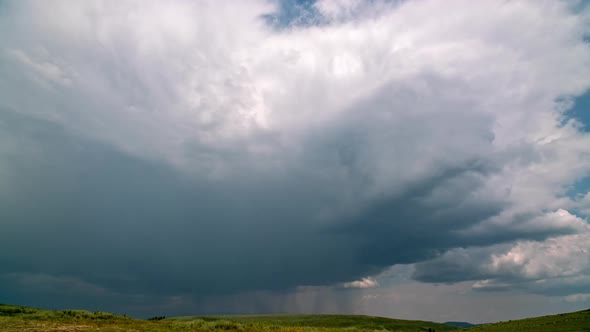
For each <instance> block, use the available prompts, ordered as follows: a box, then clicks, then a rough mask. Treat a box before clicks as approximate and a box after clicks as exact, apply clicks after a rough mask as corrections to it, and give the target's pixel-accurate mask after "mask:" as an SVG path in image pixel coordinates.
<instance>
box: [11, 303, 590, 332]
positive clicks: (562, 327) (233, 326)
mask: <svg viewBox="0 0 590 332" xmlns="http://www.w3.org/2000/svg"><path fill="white" fill-rule="evenodd" d="M429 329H430V331H433V330H434V331H438V332H440V331H467V332H488V331H489V332H494V331H502V332H503V331H529V332H545V331H546V332H549V331H551V332H560V331H590V310H584V311H578V312H572V313H566V314H559V315H552V316H544V317H536V318H528V319H522V320H514V321H508V322H499V323H494V324H486V325H479V326H475V327H471V328H466V329H457V328H455V327H452V326H448V325H444V324H439V323H432V322H424V321H412V320H400V319H390V318H383V317H372V316H357V315H255V316H187V317H174V318H168V319H162V320H141V319H132V318H129V317H126V316H120V315H114V314H111V313H106V312H88V311H84V310H44V309H36V308H29V307H21V306H13V305H4V304H0V331H2V332H17V331H19V332H20V331H31V332H40V331H80V332H82V331H96V332H98V331H100V332H106V331H146V332H164V331H177V332H185V331H193V332H194V331H202V332H248V331H263V332H341V331H343V330H346V332H357V331H358V332H361V331H381V332H385V331H392V332H393V331H401V332H403V331H408V332H409V331H429Z"/></svg>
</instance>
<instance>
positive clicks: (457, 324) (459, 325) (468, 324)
mask: <svg viewBox="0 0 590 332" xmlns="http://www.w3.org/2000/svg"><path fill="white" fill-rule="evenodd" d="M443 324H446V325H450V326H456V327H472V326H477V325H478V324H471V323H467V322H444V323H443Z"/></svg>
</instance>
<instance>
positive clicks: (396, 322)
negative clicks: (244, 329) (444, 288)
mask: <svg viewBox="0 0 590 332" xmlns="http://www.w3.org/2000/svg"><path fill="white" fill-rule="evenodd" d="M170 320H175V321H191V320H200V321H205V322H219V321H231V322H236V323H239V324H241V325H243V326H250V325H251V324H254V325H257V326H278V327H313V328H326V329H342V328H346V329H347V330H360V331H375V330H379V331H428V329H429V328H430V329H434V330H436V331H455V330H456V328H455V327H452V326H448V325H445V324H440V323H433V322H425V321H413V320H401V319H391V318H383V317H373V316H361V315H251V316H250V315H248V316H188V317H176V318H172V319H170Z"/></svg>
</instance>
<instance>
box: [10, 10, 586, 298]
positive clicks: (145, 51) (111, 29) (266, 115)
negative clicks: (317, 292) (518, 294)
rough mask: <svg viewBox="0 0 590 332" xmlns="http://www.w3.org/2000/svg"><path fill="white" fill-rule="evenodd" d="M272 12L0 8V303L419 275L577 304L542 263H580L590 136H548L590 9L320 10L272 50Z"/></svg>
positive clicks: (581, 54) (577, 83) (570, 92)
mask: <svg viewBox="0 0 590 332" xmlns="http://www.w3.org/2000/svg"><path fill="white" fill-rule="evenodd" d="M273 10H275V8H274V5H273V3H269V2H266V1H248V2H240V3H236V2H231V3H230V2H224V1H221V2H220V1H211V2H207V1H205V2H189V1H170V2H167V3H166V4H164V3H162V2H158V1H154V2H151V1H141V2H137V1H120V2H117V3H116V4H114V3H105V2H101V1H87V2H71V1H56V2H52V3H47V2H35V1H31V2H29V1H18V2H16V1H14V2H11V1H7V2H3V3H2V7H0V40H2V41H1V42H0V52H1V53H0V59H1V60H0V129H1V130H0V198H1V199H0V220H1V223H2V230H3V231H2V232H1V233H0V242H1V243H2V244H3V247H4V249H3V250H1V251H0V277H2V278H3V279H2V280H4V281H5V282H4V283H2V284H3V285H5V286H4V287H2V288H0V291H1V292H3V293H5V294H9V295H7V297H9V298H14V299H17V300H18V299H23V298H30V299H32V300H31V301H41V297H42V295H34V294H25V293H26V291H24V289H25V288H26V287H32V286H31V285H33V286H35V287H39V288H40V289H43V287H46V288H49V289H53V290H55V289H63V288H70V289H73V290H75V291H72V294H73V295H72V296H73V297H74V298H75V297H76V296H80V297H84V296H86V297H91V298H101V299H102V300H101V301H103V302H105V303H109V302H112V299H113V298H114V297H116V296H123V297H126V298H127V299H128V300H129V299H133V298H134V299H136V300H129V301H130V302H131V303H133V301H139V300H137V299H138V298H142V297H150V296H153V297H164V298H166V299H168V300H169V301H173V300H174V299H179V298H186V297H190V298H193V299H197V300H198V299H202V298H203V297H210V298H214V297H216V296H218V297H220V298H223V297H224V296H232V295H235V294H241V293H244V292H246V293H247V292H253V291H260V290H262V291H274V292H279V293H284V292H297V290H298V289H300V288H298V287H299V286H330V285H338V284H339V285H353V284H354V283H355V282H357V283H358V282H362V280H364V279H362V278H366V277H367V276H370V275H372V276H376V275H378V274H379V273H380V272H382V271H384V270H385V269H387V268H388V267H390V266H392V265H395V264H413V263H418V264H417V265H416V270H415V272H414V278H415V279H417V280H420V281H424V282H457V281H465V280H473V281H475V282H476V284H475V286H474V287H475V288H477V289H483V288H487V289H492V288H494V286H498V287H496V288H506V287H504V286H502V285H512V284H513V283H518V284H522V283H523V282H529V281H531V280H532V281H538V280H545V279H548V278H549V277H547V276H548V275H549V276H550V277H551V278H552V279H551V280H558V279H556V278H569V279H567V280H566V279H563V283H562V282H559V281H558V282H557V283H556V284H557V285H556V287H552V288H551V289H557V288H560V287H561V286H562V285H566V284H567V283H572V284H575V285H586V284H587V280H586V279H584V280H582V279H580V280H573V279H571V277H572V274H571V273H570V272H567V271H577V272H576V273H577V274H583V275H584V276H587V275H588V266H590V264H589V263H588V261H587V260H583V261H579V262H578V261H573V260H569V259H567V258H559V257H562V256H560V255H561V254H563V257H569V256H570V255H571V251H572V250H574V251H576V250H578V251H579V250H582V251H583V250H588V248H587V246H584V244H585V243H588V242H587V238H588V234H589V232H590V231H589V230H588V223H587V221H586V220H584V219H581V217H584V216H583V215H580V216H575V215H573V214H572V213H573V212H571V211H570V212H568V211H569V210H571V209H576V208H580V206H583V204H584V202H585V198H583V199H577V198H570V197H569V196H568V195H567V193H568V190H571V186H572V185H573V184H574V183H575V182H576V181H578V180H580V179H582V178H583V177H585V176H587V175H588V173H589V171H590V161H589V160H588V158H587V155H588V153H590V137H589V136H588V134H587V133H585V132H583V131H581V130H580V124H579V123H578V122H576V121H574V120H568V119H567V118H565V117H564V116H563V112H564V111H565V110H567V109H568V108H569V107H571V100H572V99H573V98H574V97H575V96H578V95H580V94H582V93H584V92H585V91H586V90H587V89H588V88H589V87H590V61H589V59H590V47H589V46H588V44H587V43H586V42H585V41H584V37H585V36H587V34H588V33H589V31H590V25H589V19H590V15H589V14H588V12H587V11H584V10H582V11H580V9H579V8H574V6H572V5H571V4H569V3H565V2H559V1H522V2H508V3H505V2H498V1H482V2H477V3H474V2H471V1H459V0H457V1H452V2H444V4H443V2H439V1H409V2H403V3H400V2H381V1H374V2H370V3H365V4H361V3H360V2H356V1H328V0H323V1H319V2H317V3H316V4H315V11H316V15H320V16H318V17H319V19H318V20H319V21H318V22H321V24H320V25H317V26H314V25H312V26H307V27H305V26H303V27H297V26H295V27H291V28H286V29H282V30H277V29H275V28H272V27H270V26H269V25H268V24H267V20H265V19H263V18H264V17H268V14H269V13H272V12H273ZM355 13H356V14H355ZM433 13H436V15H434V14H433ZM580 211H582V212H581V213H583V211H584V210H583V209H581V210H580ZM552 241H553V242H552ZM555 241H557V242H559V243H561V244H560V247H559V248H561V249H560V250H557V251H556V254H555V259H554V260H548V261H546V255H543V254H540V255H539V254H534V253H538V252H541V253H544V252H547V251H551V250H553V249H552V248H553V245H554V243H555ZM461 248H466V249H461ZM576 248H577V249H576ZM578 251H576V252H578ZM515 255H516V256H517V255H521V256H524V257H527V260H526V262H525V261H523V260H518V259H516V258H514V257H516V256H515ZM518 257H520V256H518ZM552 257H553V256H552ZM472 262H473V263H472ZM527 262H528V263H527ZM490 264H491V265H490ZM543 264H544V265H543ZM540 265H543V266H546V269H545V270H546V271H545V270H543V269H541V268H538V269H536V270H535V268H536V267H537V266H540ZM490 266H492V267H490ZM573 266H575V268H573ZM527 269H533V270H534V271H537V272H534V273H533V272H530V271H528V270H527ZM572 269H573V270H572ZM527 271H528V272H527ZM543 271H545V272H543ZM531 273H532V274H531ZM535 273H537V274H535ZM365 280H373V279H365ZM376 284H378V283H377V282H376ZM43 285H45V286H43ZM48 285H49V286H48ZM66 285H68V286H66ZM488 286H489V287H488ZM499 286H502V287H499ZM539 287H540V286H539ZM524 288H525V289H529V290H531V291H532V292H541V291H537V290H536V289H537V288H534V287H533V286H530V285H529V286H527V287H524ZM561 288H563V291H562V292H557V293H559V294H565V295H571V294H579V293H582V292H581V291H580V287H577V288H576V287H571V288H568V287H561ZM15 289H23V290H22V291H20V292H19V291H15ZM332 291H335V290H332ZM10 294H12V295H10ZM38 294H40V293H38ZM76 294H78V295H76ZM35 299H36V300H35ZM76 301H78V303H82V302H80V301H82V300H80V299H78V300H75V299H72V302H70V303H74V302H76ZM85 301H87V300H85ZM211 301H214V300H211ZM220 301H221V300H220ZM89 302H90V301H87V302H85V303H89ZM212 303H213V302H212ZM219 307H223V306H222V305H220V306H219ZM219 307H218V308H219ZM131 310H133V309H131ZM202 310H206V309H202Z"/></svg>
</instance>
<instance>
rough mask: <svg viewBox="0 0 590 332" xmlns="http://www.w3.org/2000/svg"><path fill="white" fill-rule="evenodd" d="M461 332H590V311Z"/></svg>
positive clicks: (472, 328) (473, 328)
mask: <svg viewBox="0 0 590 332" xmlns="http://www.w3.org/2000/svg"><path fill="white" fill-rule="evenodd" d="M459 331H469V332H496V331H498V332H500V331H501V332H505V331H527V332H565V331H568V332H570V331H590V309H588V310H583V311H577V312H570V313H566V314H559V315H551V316H542V317H535V318H527V319H520V320H511V321H507V322H498V323H493V324H485V325H478V326H474V327H471V328H467V329H462V330H459Z"/></svg>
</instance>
